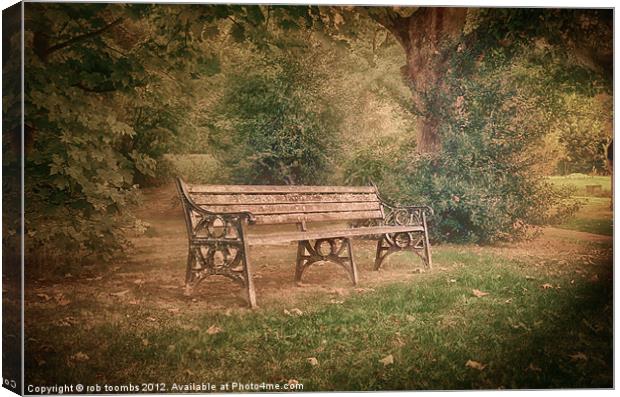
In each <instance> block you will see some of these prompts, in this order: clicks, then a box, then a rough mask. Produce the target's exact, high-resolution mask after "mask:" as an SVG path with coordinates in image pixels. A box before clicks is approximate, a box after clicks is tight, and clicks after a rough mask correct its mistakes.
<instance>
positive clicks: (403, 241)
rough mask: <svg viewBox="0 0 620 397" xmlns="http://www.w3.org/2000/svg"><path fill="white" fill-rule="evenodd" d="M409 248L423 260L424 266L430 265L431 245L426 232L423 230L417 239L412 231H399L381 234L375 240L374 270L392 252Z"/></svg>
mask: <svg viewBox="0 0 620 397" xmlns="http://www.w3.org/2000/svg"><path fill="white" fill-rule="evenodd" d="M405 250H411V251H412V252H413V253H415V254H416V255H418V256H419V257H420V258H421V259H422V261H423V262H424V267H426V268H428V269H430V268H431V266H432V259H431V246H430V243H429V241H428V232H427V231H426V230H425V231H424V232H423V235H422V236H421V237H418V239H417V241H414V239H413V233H400V234H397V235H385V234H384V235H383V236H381V238H380V239H379V241H377V254H376V256H375V270H379V269H380V268H381V265H382V264H383V261H384V260H385V258H387V257H388V256H389V255H390V254H393V253H394V252H400V251H405Z"/></svg>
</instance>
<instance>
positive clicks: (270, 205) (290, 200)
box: [179, 181, 383, 225]
mask: <svg viewBox="0 0 620 397" xmlns="http://www.w3.org/2000/svg"><path fill="white" fill-rule="evenodd" d="M179 183H180V184H181V185H182V186H183V188H181V191H182V192H183V191H184V192H185V193H187V196H188V197H187V198H188V199H189V200H190V201H191V202H192V203H194V204H195V205H196V206H198V207H200V208H202V209H204V210H207V211H210V212H213V213H234V212H250V213H252V214H253V215H254V221H255V224H257V225H272V224H294V223H302V222H325V221H345V220H346V221H349V220H358V219H382V218H383V209H382V204H381V200H380V198H379V196H378V194H377V191H376V189H375V188H374V187H372V186H266V185H260V186H259V185H230V186H228V185H185V184H184V183H183V182H182V181H179ZM185 193H183V194H185Z"/></svg>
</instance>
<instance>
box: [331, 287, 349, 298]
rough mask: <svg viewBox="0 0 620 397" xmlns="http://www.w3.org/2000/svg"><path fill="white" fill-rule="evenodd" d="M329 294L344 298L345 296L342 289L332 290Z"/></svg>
mask: <svg viewBox="0 0 620 397" xmlns="http://www.w3.org/2000/svg"><path fill="white" fill-rule="evenodd" d="M331 293H333V294H336V295H340V296H344V295H346V293H345V291H344V289H343V288H334V289H333V290H332V291H331Z"/></svg>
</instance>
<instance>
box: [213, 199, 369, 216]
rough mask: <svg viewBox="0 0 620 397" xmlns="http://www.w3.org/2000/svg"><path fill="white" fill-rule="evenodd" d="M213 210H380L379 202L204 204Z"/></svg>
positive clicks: (259, 212) (265, 212)
mask: <svg viewBox="0 0 620 397" xmlns="http://www.w3.org/2000/svg"><path fill="white" fill-rule="evenodd" d="M201 207H202V208H204V209H206V210H207V211H211V212H218V213H226V212H244V211H247V212H251V213H252V214H254V215H277V214H291V213H293V214H294V213H316V212H348V211H380V210H381V204H380V203H378V202H372V201H370V202H353V203H314V204H237V205H202V206H201Z"/></svg>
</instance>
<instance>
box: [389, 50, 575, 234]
mask: <svg viewBox="0 0 620 397" xmlns="http://www.w3.org/2000/svg"><path fill="white" fill-rule="evenodd" d="M476 68H477V73H476V74H475V75H471V76H470V77H469V78H468V79H467V80H463V79H460V78H459V77H460V76H458V75H453V76H450V80H448V81H449V82H450V84H451V86H452V90H451V91H450V92H451V94H450V95H447V96H444V97H442V98H440V100H439V103H440V104H441V105H440V106H438V109H437V110H438V112H441V116H442V121H443V124H442V125H441V127H440V130H441V136H442V148H441V150H440V151H439V152H437V153H432V154H427V155H421V156H420V155H414V156H411V157H410V158H409V159H407V160H406V164H404V165H403V166H402V167H401V169H403V170H404V171H403V172H401V174H402V175H403V178H404V179H403V182H402V183H401V186H402V188H403V191H402V194H403V196H404V197H403V199H408V200H409V201H422V202H424V203H427V204H430V205H432V206H433V208H434V209H435V212H436V216H435V217H434V227H433V229H432V230H434V231H435V233H436V236H435V237H436V238H437V239H445V240H451V241H464V242H478V243H491V242H494V241H498V240H512V239H519V238H524V237H527V236H528V235H531V232H532V231H533V230H535V228H534V229H533V228H532V226H536V225H542V224H546V223H549V222H554V221H556V220H559V219H562V218H564V217H566V216H567V215H569V214H571V213H572V212H573V211H574V210H575V209H576V208H577V204H576V203H574V202H572V201H571V200H570V199H569V197H570V191H568V190H565V189H564V190H562V189H557V188H554V187H553V186H552V185H551V184H549V183H548V182H547V181H546V179H545V178H544V172H543V168H541V164H542V165H544V163H545V162H546V161H547V156H548V154H547V155H545V153H546V152H545V150H544V149H545V148H544V147H543V146H542V144H543V140H544V138H545V137H546V134H547V132H548V130H549V128H550V126H551V125H554V124H555V123H556V120H557V117H559V114H558V113H556V112H553V111H552V109H554V108H556V107H557V106H558V105H557V104H556V103H554V101H556V100H558V98H559V97H558V96H557V95H554V93H553V91H552V90H548V88H546V86H545V85H546V84H547V82H546V81H545V80H544V79H539V76H538V73H540V71H539V70H538V69H537V68H536V67H535V66H534V67H532V66H531V65H529V64H528V63H527V62H520V63H511V64H508V65H506V66H504V67H498V65H497V63H496V62H495V60H494V59H493V55H492V54H491V55H487V57H486V58H485V59H484V60H483V61H478V63H477V65H476ZM403 199H401V200H403Z"/></svg>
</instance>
